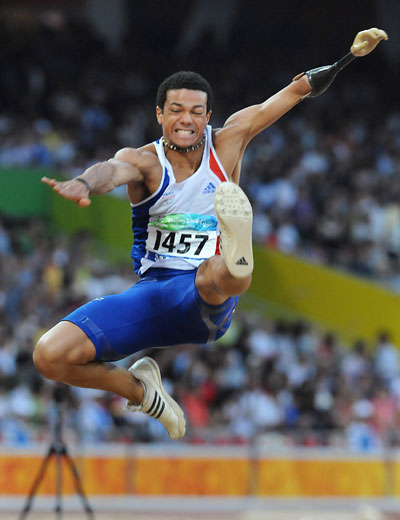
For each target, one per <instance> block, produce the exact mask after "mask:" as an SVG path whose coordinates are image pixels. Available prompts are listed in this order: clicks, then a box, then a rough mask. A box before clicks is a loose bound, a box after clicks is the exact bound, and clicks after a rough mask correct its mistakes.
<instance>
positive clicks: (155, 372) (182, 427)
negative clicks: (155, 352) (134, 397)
mask: <svg viewBox="0 0 400 520" xmlns="http://www.w3.org/2000/svg"><path fill="white" fill-rule="evenodd" d="M142 361H146V362H147V363H148V364H149V365H151V371H150V374H151V375H152V376H153V378H154V379H155V380H156V382H157V386H158V388H159V392H160V393H161V396H162V398H163V399H164V401H166V402H167V403H168V404H169V406H170V407H171V408H172V410H173V411H174V413H175V415H176V416H177V418H178V431H179V434H178V435H171V434H170V433H169V432H168V435H169V436H170V437H171V439H181V438H182V437H183V436H184V435H185V432H186V421H185V416H184V413H183V411H182V408H181V407H180V406H179V404H178V403H177V402H176V401H175V400H174V399H173V398H172V397H171V396H170V395H169V394H168V393H167V392H166V391H165V389H164V387H163V384H162V380H161V372H160V369H159V368H158V365H157V363H156V362H155V361H154V359H152V358H151V357H148V356H145V357H143V358H141V359H139V361H137V362H136V363H135V364H134V365H133V366H132V367H131V368H130V369H129V371H130V372H131V373H132V374H133V375H135V374H134V371H135V370H137V369H139V370H140V365H141V364H142V363H141V362H142ZM134 367H135V368H134ZM132 368H134V369H133V370H131V369H132ZM135 377H136V376H135ZM147 377H148V376H147ZM164 428H165V425H164ZM167 431H168V430H167Z"/></svg>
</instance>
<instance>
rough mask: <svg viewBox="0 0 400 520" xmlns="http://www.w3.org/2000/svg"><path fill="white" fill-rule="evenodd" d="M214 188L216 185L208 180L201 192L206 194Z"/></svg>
mask: <svg viewBox="0 0 400 520" xmlns="http://www.w3.org/2000/svg"><path fill="white" fill-rule="evenodd" d="M215 190H216V187H215V186H214V184H213V183H212V182H209V183H208V185H207V186H206V187H205V188H204V190H203V191H202V192H201V193H203V195H207V194H208V193H214V191H215Z"/></svg>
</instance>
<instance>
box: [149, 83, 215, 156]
mask: <svg viewBox="0 0 400 520" xmlns="http://www.w3.org/2000/svg"><path fill="white" fill-rule="evenodd" d="M210 116H211V110H210V111H209V112H207V94H206V93H205V92H202V91H201V90H188V89H186V88H181V89H176V90H168V92H167V98H166V100H165V105H164V109H163V110H161V108H160V107H157V121H158V123H159V124H160V125H162V129H163V135H164V137H165V139H166V140H167V141H168V142H169V143H172V144H174V145H177V146H180V147H181V148H186V147H187V146H193V145H195V144H197V143H198V142H200V141H201V139H202V137H203V132H204V129H205V127H206V125H207V123H208V121H209V119H210Z"/></svg>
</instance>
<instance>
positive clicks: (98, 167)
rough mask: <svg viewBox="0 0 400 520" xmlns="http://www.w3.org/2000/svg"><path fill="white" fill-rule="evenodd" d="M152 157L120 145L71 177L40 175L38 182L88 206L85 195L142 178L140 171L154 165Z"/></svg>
mask: <svg viewBox="0 0 400 520" xmlns="http://www.w3.org/2000/svg"><path fill="white" fill-rule="evenodd" d="M155 159H156V156H154V154H152V153H149V152H146V151H140V150H136V149H134V148H124V149H122V150H120V151H119V152H117V153H116V154H115V156H114V158H113V159H109V160H108V161H104V162H99V163H96V164H94V165H93V166H91V167H90V168H88V169H87V170H85V171H84V172H83V174H82V175H79V176H78V177H75V178H74V179H71V180H69V181H63V182H59V181H57V180H55V179H49V178H48V177H43V178H42V182H44V183H45V184H48V185H49V186H51V187H52V188H53V190H54V191H56V192H57V193H58V194H59V195H61V196H62V197H64V198H66V199H70V200H72V201H74V202H76V203H77V204H78V206H81V207H85V206H89V204H90V202H91V201H90V198H89V197H90V195H92V194H95V195H99V194H102V193H108V192H109V191H112V190H113V189H114V188H116V187H118V186H122V185H124V184H129V183H131V182H144V174H143V171H145V172H146V171H147V170H149V169H150V168H151V167H152V166H153V167H154V165H155Z"/></svg>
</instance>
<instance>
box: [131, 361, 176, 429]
mask: <svg viewBox="0 0 400 520" xmlns="http://www.w3.org/2000/svg"><path fill="white" fill-rule="evenodd" d="M129 372H130V373H131V374H132V375H134V376H135V377H136V379H139V381H142V383H143V384H144V387H145V388H144V397H143V401H142V404H140V405H135V404H134V403H132V402H131V401H128V403H127V405H126V409H127V410H129V411H131V412H144V413H147V414H148V415H150V416H151V417H154V418H155V419H158V420H159V421H160V422H161V423H162V424H163V425H164V427H165V429H166V430H167V432H168V435H169V436H170V437H171V439H180V438H181V437H183V436H184V435H185V431H186V422H185V416H184V415H183V411H182V409H181V407H180V406H179V405H178V403H177V402H175V401H174V400H173V399H172V397H171V396H170V395H168V394H167V392H166V391H165V389H164V387H163V385H162V382H161V374H160V369H159V368H158V365H157V363H156V362H155V361H154V359H152V358H150V357H143V358H142V359H139V361H136V363H134V364H133V365H132V366H131V367H130V369H129Z"/></svg>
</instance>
